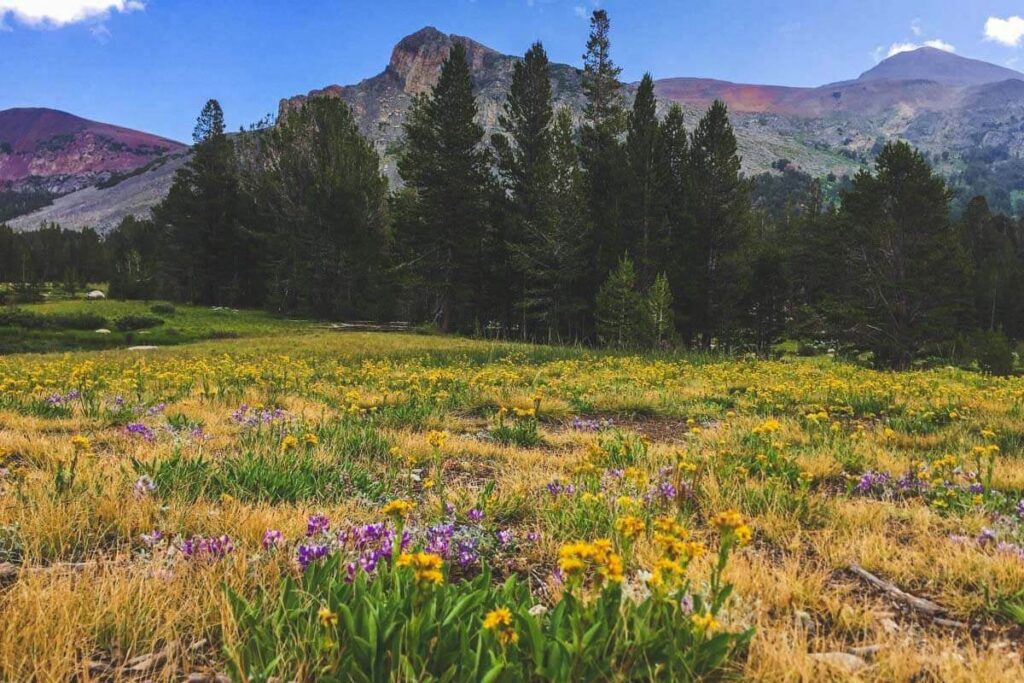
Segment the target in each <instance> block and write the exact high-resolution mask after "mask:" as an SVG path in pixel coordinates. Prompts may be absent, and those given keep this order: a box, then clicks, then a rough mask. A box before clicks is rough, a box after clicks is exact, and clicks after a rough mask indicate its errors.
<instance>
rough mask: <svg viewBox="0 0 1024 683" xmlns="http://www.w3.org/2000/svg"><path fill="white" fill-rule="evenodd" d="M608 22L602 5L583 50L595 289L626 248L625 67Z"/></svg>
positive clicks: (583, 155) (583, 152) (583, 140)
mask: <svg viewBox="0 0 1024 683" xmlns="http://www.w3.org/2000/svg"><path fill="white" fill-rule="evenodd" d="M610 28H611V26H610V22H609V20H608V14H607V12H605V11H604V10H596V11H595V12H594V14H593V16H592V17H591V20H590V38H589V40H588V41H587V51H586V54H584V55H583V76H582V86H583V93H584V95H586V98H587V104H586V106H585V108H584V111H583V128H582V130H581V131H580V160H581V161H582V164H583V169H584V177H585V178H586V182H587V195H588V196H587V209H588V215H589V218H590V223H591V225H592V226H593V227H592V232H591V240H590V242H589V244H588V247H587V248H588V251H589V259H590V261H591V263H592V264H593V269H592V271H591V273H592V276H591V279H590V282H589V283H588V285H587V286H588V287H589V288H590V289H591V291H593V290H594V289H596V288H597V286H598V285H599V283H600V282H601V279H602V278H603V277H605V275H606V274H607V273H608V272H610V271H611V270H612V268H614V267H615V263H616V259H618V258H619V255H620V254H622V253H623V252H624V251H625V250H626V246H627V245H626V240H625V234H624V231H623V226H622V216H623V209H624V207H623V187H624V185H625V181H626V158H625V152H624V150H623V146H622V144H621V143H620V141H619V136H620V135H621V133H622V131H623V129H624V123H625V116H624V113H623V109H622V96H621V84H620V83H619V73H620V72H621V69H619V68H618V67H617V66H615V63H614V62H613V61H612V59H611V52H610V48H611V41H610V38H609V32H610Z"/></svg>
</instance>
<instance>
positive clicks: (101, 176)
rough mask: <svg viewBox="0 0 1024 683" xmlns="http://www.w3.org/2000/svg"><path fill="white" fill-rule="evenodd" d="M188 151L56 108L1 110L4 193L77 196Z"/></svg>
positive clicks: (0, 184) (0, 171) (0, 175)
mask: <svg viewBox="0 0 1024 683" xmlns="http://www.w3.org/2000/svg"><path fill="white" fill-rule="evenodd" d="M185 149H187V148H186V146H185V145H182V144H181V143H179V142H174V141H173V140H168V139H166V138H162V137H158V136H155V135H150V134H149V133H143V132H140V131H136V130H130V129H128V128H121V127H118V126H112V125H109V124H106V123H97V122H96V121H89V120H87V119H83V118H79V117H77V116H74V115H72V114H67V113H65V112H61V111H56V110H53V109H7V110H5V111H0V189H8V190H11V189H13V190H22V189H28V188H31V189H34V190H45V191H47V192H51V193H54V194H63V193H66V192H73V191H75V190H79V189H82V188H83V187H86V186H88V185H92V184H94V183H96V182H99V181H102V180H106V179H108V178H110V177H111V176H112V175H113V174H116V173H125V172H130V171H132V170H134V169H137V168H139V167H141V166H145V165H146V164H149V163H151V162H152V161H153V160H154V159H156V158H158V157H161V156H164V155H168V154H177V153H181V152H183V151H185Z"/></svg>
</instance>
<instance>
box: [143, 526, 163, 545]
mask: <svg viewBox="0 0 1024 683" xmlns="http://www.w3.org/2000/svg"><path fill="white" fill-rule="evenodd" d="M163 537H164V534H163V532H162V531H160V530H159V529H153V531H151V532H150V533H148V534H142V542H143V543H145V544H146V545H148V546H154V545H156V544H157V543H159V542H160V541H161V540H162V539H163Z"/></svg>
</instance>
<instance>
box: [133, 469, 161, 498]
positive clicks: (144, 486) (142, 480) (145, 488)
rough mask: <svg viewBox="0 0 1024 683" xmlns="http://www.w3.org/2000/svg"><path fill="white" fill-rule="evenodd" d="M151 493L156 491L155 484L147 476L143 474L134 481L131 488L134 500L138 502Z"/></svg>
mask: <svg viewBox="0 0 1024 683" xmlns="http://www.w3.org/2000/svg"><path fill="white" fill-rule="evenodd" d="M153 491H156V482H154V481H153V478H152V477H150V476H149V475H148V474H143V475H142V476H141V477H139V478H138V479H136V480H135V486H133V487H132V496H134V497H135V499H136V500H140V499H142V498H145V497H146V496H148V495H149V494H151V493H153Z"/></svg>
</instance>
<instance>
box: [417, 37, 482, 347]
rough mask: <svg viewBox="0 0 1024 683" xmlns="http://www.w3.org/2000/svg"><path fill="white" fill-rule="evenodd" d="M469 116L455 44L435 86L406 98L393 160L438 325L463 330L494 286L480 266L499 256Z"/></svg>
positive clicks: (469, 98)
mask: <svg viewBox="0 0 1024 683" xmlns="http://www.w3.org/2000/svg"><path fill="white" fill-rule="evenodd" d="M476 115H477V106H476V102H475V100H474V98H473V91H472V81H471V78H470V73H469V65H468V64H467V62H466V49H465V46H464V45H463V44H462V43H460V42H456V43H455V44H454V45H453V46H452V49H451V52H450V53H449V55H448V57H447V59H445V61H444V63H443V64H442V66H441V76H440V78H439V80H438V82H437V84H436V85H435V86H434V87H433V88H432V89H431V91H430V93H429V95H427V94H424V95H421V96H419V97H417V98H416V100H415V101H414V102H413V105H412V108H411V110H410V111H409V115H408V118H407V120H406V123H405V134H406V143H405V148H404V150H403V154H402V156H401V157H400V159H399V162H398V170H399V173H400V174H401V176H402V179H403V180H404V181H405V182H406V184H407V186H408V188H409V190H410V193H411V194H410V197H411V200H410V202H409V204H408V210H407V211H405V212H404V219H405V220H406V221H407V224H406V226H405V227H406V228H407V230H408V232H409V242H408V244H409V246H410V248H411V249H412V250H413V251H414V252H415V258H416V262H415V263H416V268H417V270H418V271H419V274H420V277H421V278H422V282H424V284H425V285H426V288H427V291H428V292H429V293H430V296H431V298H432V302H431V303H430V308H431V309H433V311H432V317H433V318H434V319H435V320H436V321H437V322H438V324H439V325H440V327H441V329H443V330H450V329H458V328H461V329H467V328H469V327H471V326H472V325H474V324H476V323H480V322H481V317H483V316H486V315H487V313H488V311H487V310H486V303H487V301H488V294H489V293H490V292H492V291H493V289H494V288H493V286H492V285H491V284H490V282H489V280H488V277H487V275H488V268H489V267H490V266H489V264H492V263H495V262H498V261H500V254H499V253H496V252H497V250H498V249H499V247H498V246H497V244H496V243H497V240H496V239H495V235H494V234H493V232H492V226H491V225H489V223H490V221H488V198H489V197H490V195H491V193H492V191H493V190H492V187H491V181H490V174H489V168H488V164H489V155H488V153H487V151H486V150H485V149H484V147H483V145H482V144H481V143H482V140H483V128H481V127H480V125H479V124H477V123H476V120H475V119H476Z"/></svg>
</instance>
